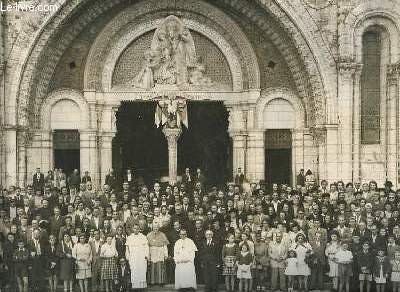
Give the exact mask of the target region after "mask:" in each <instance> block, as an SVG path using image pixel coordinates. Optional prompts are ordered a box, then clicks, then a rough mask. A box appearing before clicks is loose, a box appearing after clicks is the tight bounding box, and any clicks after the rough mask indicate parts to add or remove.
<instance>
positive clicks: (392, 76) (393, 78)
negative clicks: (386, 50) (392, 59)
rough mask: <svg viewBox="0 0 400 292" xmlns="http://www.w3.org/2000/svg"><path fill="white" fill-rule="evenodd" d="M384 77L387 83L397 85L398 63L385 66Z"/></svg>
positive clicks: (399, 70) (399, 66)
mask: <svg viewBox="0 0 400 292" xmlns="http://www.w3.org/2000/svg"><path fill="white" fill-rule="evenodd" d="M386 76H387V80H388V81H389V82H391V83H397V82H398V80H399V77H400V62H399V63H396V64H390V65H387V70H386Z"/></svg>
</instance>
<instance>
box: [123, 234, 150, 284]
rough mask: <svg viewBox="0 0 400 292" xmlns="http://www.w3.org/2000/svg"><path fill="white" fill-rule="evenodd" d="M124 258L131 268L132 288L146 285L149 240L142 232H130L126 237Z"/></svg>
mask: <svg viewBox="0 0 400 292" xmlns="http://www.w3.org/2000/svg"><path fill="white" fill-rule="evenodd" d="M125 245H126V258H127V259H128V262H129V266H130V268H131V281H132V288H133V289H143V288H146V287H147V280H146V272H147V259H146V258H149V242H148V241H147V237H146V236H144V235H143V234H142V233H139V234H137V235H135V234H133V233H132V234H131V235H129V236H128V237H127V239H126V244H125Z"/></svg>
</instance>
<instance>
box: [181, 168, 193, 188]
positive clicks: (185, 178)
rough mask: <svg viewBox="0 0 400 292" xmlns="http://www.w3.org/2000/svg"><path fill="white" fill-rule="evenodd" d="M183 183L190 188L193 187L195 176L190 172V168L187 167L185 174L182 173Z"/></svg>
mask: <svg viewBox="0 0 400 292" xmlns="http://www.w3.org/2000/svg"><path fill="white" fill-rule="evenodd" d="M182 183H183V184H185V186H187V187H188V188H189V189H190V188H192V187H193V177H192V174H191V173H190V168H189V167H186V169H185V174H184V175H182Z"/></svg>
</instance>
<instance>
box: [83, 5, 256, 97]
mask: <svg viewBox="0 0 400 292" xmlns="http://www.w3.org/2000/svg"><path fill="white" fill-rule="evenodd" d="M142 4H143V3H139V4H138V5H133V6H131V7H129V8H127V9H126V10H124V11H122V12H121V13H120V14H118V15H117V16H116V17H115V18H114V19H113V20H112V21H111V22H110V23H109V24H108V25H107V26H106V27H105V28H104V29H103V31H102V32H101V33H100V34H99V36H98V37H97V38H96V41H95V42H94V44H93V46H92V48H91V50H90V52H89V55H88V58H87V62H86V64H87V65H86V68H85V75H84V88H85V89H96V90H109V88H110V84H111V83H110V81H111V77H112V72H113V71H112V69H113V67H112V66H114V65H115V63H116V60H117V58H118V57H119V55H120V54H121V53H122V52H123V49H125V48H126V47H127V46H128V45H129V44H130V43H131V42H132V41H134V40H135V39H137V38H138V37H140V35H143V34H144V33H146V32H149V31H151V30H154V29H156V28H157V27H158V26H159V25H160V24H161V22H162V20H163V19H164V18H165V12H164V11H163V13H162V14H161V13H159V12H158V10H159V9H160V7H163V8H164V9H166V7H165V6H167V8H169V9H170V11H171V14H174V13H175V12H177V11H178V12H179V13H178V15H179V17H180V18H181V19H182V21H183V23H184V24H185V25H186V26H187V27H188V28H189V29H190V30H193V31H196V32H199V33H200V34H202V35H204V36H205V37H207V38H208V39H210V40H211V41H212V42H213V43H214V44H215V45H216V46H217V47H218V48H219V49H220V51H221V52H222V53H223V54H224V56H225V58H226V60H227V61H228V63H229V67H230V70H231V74H232V79H233V81H234V82H233V83H234V90H240V89H243V83H244V79H246V84H248V88H251V89H258V88H260V72H259V67H258V63H257V57H256V55H255V53H254V51H253V48H252V46H251V44H250V43H249V41H248V40H247V38H246V36H245V35H244V33H243V32H242V30H241V29H240V28H239V26H238V24H237V23H235V22H234V21H232V20H231V19H230V18H229V17H228V16H227V15H226V14H224V13H223V12H221V11H219V10H218V9H216V8H215V7H213V6H211V5H209V4H207V3H204V2H200V3H198V1H192V0H188V1H185V2H178V3H177V4H176V6H175V5H172V4H173V3H172V2H171V3H170V1H161V2H160V1H155V0H151V1H149V5H145V6H144V5H142ZM139 16H140V21H139V20H138V19H139ZM146 19H147V21H146ZM99 59H104V60H107V61H106V64H105V65H104V66H103V65H102V64H99V62H97V60H99ZM98 84H100V86H98Z"/></svg>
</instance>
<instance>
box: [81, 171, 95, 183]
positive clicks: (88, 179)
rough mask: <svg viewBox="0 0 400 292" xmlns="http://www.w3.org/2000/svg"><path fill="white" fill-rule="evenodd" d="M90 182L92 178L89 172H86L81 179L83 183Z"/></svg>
mask: <svg viewBox="0 0 400 292" xmlns="http://www.w3.org/2000/svg"><path fill="white" fill-rule="evenodd" d="M88 181H92V178H91V177H90V175H89V171H87V170H86V171H85V174H84V176H83V177H82V178H81V183H84V184H86V183H87V182H88Z"/></svg>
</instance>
